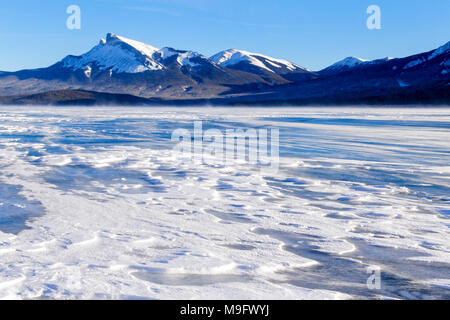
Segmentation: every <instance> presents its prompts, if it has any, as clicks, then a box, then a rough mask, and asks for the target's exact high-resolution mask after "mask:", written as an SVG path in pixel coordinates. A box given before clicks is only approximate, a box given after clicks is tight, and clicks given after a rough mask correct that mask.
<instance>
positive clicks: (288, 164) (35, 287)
mask: <svg viewBox="0 0 450 320" xmlns="http://www.w3.org/2000/svg"><path fill="white" fill-rule="evenodd" d="M194 120H202V121H203V123H204V125H205V126H207V127H209V128H216V129H219V130H225V129H226V128H262V127H265V128H279V130H280V155H281V159H280V170H279V171H278V172H277V173H271V174H270V173H267V172H266V171H263V170H260V168H258V167H256V166H253V165H250V164H246V163H236V164H235V165H231V166H217V165H214V166H213V165H209V166H208V165H198V164H195V163H187V162H180V161H178V160H179V159H178V157H177V154H176V153H174V152H172V147H173V145H174V144H173V142H171V141H170V137H171V133H172V132H173V130H175V129H177V128H186V129H189V130H191V129H192V128H193V121H194ZM0 167H1V171H0V298H18V299H29V298H32V299H33V298H56V299H66V298H75V299H146V298H149V299H153V298H156V299H197V298H206V299H262V298H265V299H267V298H268V299H346V298H403V299H411V298H419V299H427V298H450V291H449V288H450V244H449V241H448V239H449V234H450V230H449V228H450V220H449V219H450V109H444V108H443V109H416V110H415V109H392V108H390V109H388V108H386V109H363V108H361V109H351V108H349V109H342V108H340V109H331V108H327V109H304V108H298V109H295V108H261V109H255V108H250V109H235V108H233V109H219V108H197V109H194V108H140V109H139V108H123V107H122V108H81V107H80V108H44V107H40V108H36V107H21V108H18V107H3V108H1V109H0ZM370 266H377V267H380V268H381V289H379V290H377V289H375V290H370V289H369V288H368V287H367V285H366V282H367V279H368V278H369V276H371V274H370V273H368V270H370V269H368V267H370Z"/></svg>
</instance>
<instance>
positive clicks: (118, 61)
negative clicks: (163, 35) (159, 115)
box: [0, 33, 285, 99]
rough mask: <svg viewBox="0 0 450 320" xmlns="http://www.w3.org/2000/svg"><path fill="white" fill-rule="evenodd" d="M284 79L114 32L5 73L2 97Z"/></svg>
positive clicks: (191, 93)
mask: <svg viewBox="0 0 450 320" xmlns="http://www.w3.org/2000/svg"><path fill="white" fill-rule="evenodd" d="M284 82H285V80H284V79H280V80H279V81H267V80H265V79H263V78H262V77H260V76H258V75H256V74H253V73H248V72H243V71H239V70H233V69H229V68H226V67H222V66H220V65H218V64H216V63H215V62H213V61H212V60H210V59H208V58H207V57H205V56H203V55H201V54H200V53H197V52H193V51H186V50H177V49H173V48H168V47H166V48H162V49H159V48H156V47H154V46H151V45H148V44H145V43H142V42H139V41H136V40H131V39H128V38H126V37H123V36H119V35H115V34H112V33H109V34H108V35H107V36H106V39H101V40H100V42H99V43H98V44H97V45H96V46H94V47H93V48H92V49H91V50H90V51H89V52H87V53H85V54H82V55H80V56H73V55H69V56H67V57H65V58H64V59H62V60H61V61H59V62H57V63H55V64H54V65H52V66H50V67H48V68H43V69H35V70H22V71H18V72H3V73H2V72H0V96H2V95H21V94H35V93H39V92H45V91H50V90H68V89H71V90H78V89H82V90H90V91H99V92H108V93H119V94H132V95H136V96H140V97H145V98H150V97H163V98H171V99H178V98H187V97H190V98H209V97H212V96H217V95H218V94H221V93H222V92H230V93H232V92H233V91H239V92H240V91H242V89H240V88H241V87H246V88H247V87H250V88H256V87H261V86H270V85H274V84H280V83H284ZM2 83H4V84H5V85H2ZM230 88H231V89H230Z"/></svg>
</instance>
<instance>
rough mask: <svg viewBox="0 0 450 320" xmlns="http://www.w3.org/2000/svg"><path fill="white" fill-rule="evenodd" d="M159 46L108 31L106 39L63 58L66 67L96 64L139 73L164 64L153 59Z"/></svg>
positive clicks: (74, 68)
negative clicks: (79, 54) (84, 50)
mask: <svg viewBox="0 0 450 320" xmlns="http://www.w3.org/2000/svg"><path fill="white" fill-rule="evenodd" d="M158 51H159V49H158V48H155V47H153V46H150V45H148V44H145V43H142V42H139V41H135V40H131V39H128V38H125V37H121V36H117V35H115V34H112V33H108V35H107V36H106V40H105V39H101V40H100V43H99V44H98V45H97V46H95V47H94V48H92V50H90V51H89V52H87V53H85V54H83V55H81V56H68V57H66V58H64V59H63V60H62V64H63V66H64V68H68V69H72V70H74V71H76V70H88V69H92V67H93V66H96V67H97V68H98V69H99V70H111V71H112V72H116V73H124V72H125V73H138V72H144V71H149V70H161V69H163V68H164V66H163V65H162V64H161V63H159V62H157V61H156V60H155V59H153V55H154V54H155V53H157V52H158Z"/></svg>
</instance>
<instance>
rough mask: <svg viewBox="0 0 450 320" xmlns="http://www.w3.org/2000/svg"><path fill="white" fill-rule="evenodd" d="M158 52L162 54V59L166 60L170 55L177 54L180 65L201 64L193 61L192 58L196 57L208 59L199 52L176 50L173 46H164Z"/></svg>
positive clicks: (193, 65) (192, 65)
mask: <svg viewBox="0 0 450 320" xmlns="http://www.w3.org/2000/svg"><path fill="white" fill-rule="evenodd" d="M158 53H159V54H160V56H161V59H164V60H165V59H168V58H170V57H173V56H177V58H176V59H177V63H178V64H179V65H180V66H190V67H196V66H198V65H199V64H198V63H196V62H194V61H192V59H195V58H203V59H207V58H205V57H203V56H202V55H201V54H199V53H197V52H193V51H181V50H175V49H173V48H162V49H161V50H159V51H158Z"/></svg>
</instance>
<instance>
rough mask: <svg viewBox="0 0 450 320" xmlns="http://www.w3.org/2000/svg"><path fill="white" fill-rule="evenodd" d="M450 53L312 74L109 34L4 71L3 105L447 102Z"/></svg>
mask: <svg viewBox="0 0 450 320" xmlns="http://www.w3.org/2000/svg"><path fill="white" fill-rule="evenodd" d="M449 59H450V42H447V43H446V44H444V45H443V46H441V47H439V48H437V49H435V50H431V51H429V52H424V53H419V54H416V55H412V56H409V57H405V58H396V59H394V58H384V59H377V60H372V61H368V60H363V59H360V58H355V57H348V58H345V59H343V60H341V61H339V62H337V63H335V64H333V65H331V66H329V67H328V68H325V69H323V70H321V71H317V72H312V71H310V70H308V69H306V68H303V67H300V66H298V65H296V64H294V63H292V62H289V61H287V60H283V59H276V58H272V57H268V56H265V55H262V54H257V53H251V52H248V51H243V50H235V49H230V50H225V51H222V52H219V53H218V54H215V55H213V56H212V57H210V58H207V57H205V56H204V55H202V54H200V53H197V52H194V51H187V50H177V49H173V48H168V47H165V48H162V49H159V48H156V47H154V46H151V45H148V44H145V43H142V42H139V41H136V40H131V39H128V38H126V37H123V36H119V35H115V34H111V33H110V34H108V35H107V36H106V38H105V39H101V40H100V42H99V43H98V44H96V45H95V46H94V47H93V48H92V49H91V50H90V51H88V52H86V53H85V54H82V55H80V56H73V55H69V56H67V57H65V58H64V59H62V60H61V61H59V62H57V63H55V64H54V65H52V66H50V67H47V68H41V69H34V70H21V71H17V72H1V71H0V97H3V98H2V99H0V103H6V102H8V101H26V102H27V103H30V101H31V102H32V101H40V102H42V101H49V103H50V102H51V101H74V100H77V101H78V100H80V103H86V99H88V98H89V99H90V101H102V103H103V101H107V100H108V99H112V101H135V102H136V101H138V102H142V101H146V99H148V98H154V99H156V100H157V101H179V100H182V101H192V100H197V101H201V100H202V99H203V100H205V99H208V101H212V100H214V101H215V102H217V101H218V102H217V103H222V102H223V101H232V102H233V103H246V102H260V101H262V102H267V103H271V102H274V101H276V102H286V101H294V103H304V102H305V103H309V102H311V101H314V102H323V101H325V102H326V103H330V102H331V103H333V102H346V101H350V102H354V101H375V102H379V101H405V100H408V99H409V100H408V101H416V100H417V99H422V100H417V101H439V102H442V101H443V102H445V101H450V92H449V90H448V84H449V83H450V62H449ZM87 91H89V92H92V93H86V92H87ZM136 97H137V98H136ZM135 98H136V99H135ZM18 99H19V100H18ZM142 99H143V100H142ZM211 99H212V100H211ZM383 99H384V100H383ZM386 99H387V100H386ZM396 99H397V100H396ZM415 99H416V100H415ZM2 101H3V102H2ZM221 101H222V102H221ZM215 102H214V103H215ZM124 103H125V102H124ZM189 103H190V102H189Z"/></svg>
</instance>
